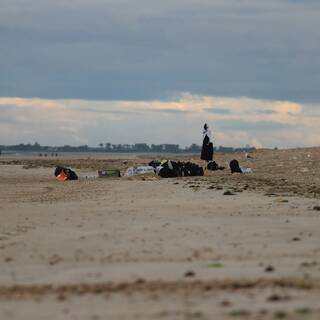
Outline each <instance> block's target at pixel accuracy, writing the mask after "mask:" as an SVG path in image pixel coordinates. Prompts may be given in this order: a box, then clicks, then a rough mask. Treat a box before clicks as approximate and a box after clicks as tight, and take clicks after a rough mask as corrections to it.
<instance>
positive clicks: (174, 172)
mask: <svg viewBox="0 0 320 320" xmlns="http://www.w3.org/2000/svg"><path fill="white" fill-rule="evenodd" d="M158 168H160V170H159V172H158V174H159V176H160V177H162V178H175V177H187V176H203V168H202V167H200V166H198V165H197V164H195V163H192V162H180V161H178V162H176V161H171V160H167V161H165V162H162V163H161V166H160V167H159V166H158Z"/></svg>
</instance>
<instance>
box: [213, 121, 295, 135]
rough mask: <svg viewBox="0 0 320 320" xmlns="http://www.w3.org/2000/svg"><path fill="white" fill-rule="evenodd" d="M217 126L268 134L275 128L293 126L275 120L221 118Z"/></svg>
mask: <svg viewBox="0 0 320 320" xmlns="http://www.w3.org/2000/svg"><path fill="white" fill-rule="evenodd" d="M215 126H216V127H217V128H219V129H226V130H230V129H231V130H243V131H247V132H252V131H254V132H261V131H264V132H265V133H266V134H268V131H273V130H286V129H289V128H291V127H293V126H292V125H290V124H286V123H279V122H273V121H257V122H250V121H244V120H240V119H238V120H219V121H218V122H216V123H215Z"/></svg>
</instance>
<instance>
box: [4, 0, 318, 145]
mask: <svg viewBox="0 0 320 320" xmlns="http://www.w3.org/2000/svg"><path fill="white" fill-rule="evenodd" d="M319 30H320V2H319V1H316V0H314V1H313V0H304V1H298V0H270V1H257V0H183V1H182V0H162V1H150V0H132V1H129V0H108V1H103V0H90V1H89V0H56V1H45V0H28V1H25V0H1V1H0V97H2V104H0V122H1V129H0V130H1V139H0V140H1V141H0V143H11V142H12V143H18V142H26V141H24V140H25V138H26V137H29V138H30V140H31V139H34V140H37V141H39V142H41V141H40V140H41V139H40V137H41V138H42V139H43V140H44V141H43V143H52V144H64V141H65V142H66V143H70V144H76V143H77V142H79V143H80V142H87V143H89V144H94V143H98V141H99V140H103V139H104V140H109V141H111V142H115V143H126V142H128V143H134V142H137V141H147V139H146V138H145V133H147V132H148V134H150V132H149V129H151V128H154V133H153V134H152V135H151V136H150V135H149V137H152V139H153V141H150V142H171V143H180V144H189V143H188V142H189V141H190V143H191V142H197V138H196V136H195V135H197V134H198V132H199V131H201V126H202V124H203V122H205V121H207V122H209V123H210V121H212V126H215V129H216V131H217V133H218V136H219V137H220V142H221V144H231V145H236V144H238V143H240V142H242V141H243V143H244V144H245V143H250V142H252V143H256V144H257V145H263V146H271V145H279V146H280V145H283V146H296V145H310V144H319V140H318V138H317V137H318V136H319V134H320V132H319V130H318V129H317V127H314V126H313V124H312V123H310V124H307V123H305V121H307V119H308V121H309V120H310V121H311V122H312V120H313V119H319V118H317V117H318V110H319V105H320V90H319V83H320V32H319ZM181 92H188V95H189V97H193V98H192V99H193V100H194V97H197V98H196V99H195V100H196V101H197V103H200V104H201V103H203V102H204V101H203V99H214V100H215V99H217V97H222V98H221V99H224V101H228V99H231V100H230V101H239V103H244V102H245V103H248V104H247V106H244V105H243V106H242V107H243V108H244V107H245V108H246V109H245V110H246V112H247V114H248V117H249V118H250V119H249V121H248V119H244V118H243V117H244V115H242V116H241V117H240V115H239V117H234V112H235V109H234V108H232V107H230V108H226V107H225V106H223V107H221V108H218V107H217V106H216V107H215V108H213V107H212V105H210V104H208V105H205V104H203V105H201V111H199V110H198V112H196V109H195V108H194V106H192V105H189V107H188V108H189V109H187V110H182V111H181V110H180V109H179V108H178V109H175V108H169V107H168V105H170V103H175V102H177V101H178V102H179V103H181V101H182V100H184V99H185V98H182V97H184V95H185V94H181ZM6 97H12V98H22V99H26V98H32V99H31V100H28V101H35V99H37V98H41V99H44V100H42V101H47V102H48V103H49V102H50V101H52V103H57V101H59V103H58V104H59V106H60V107H61V105H63V106H64V107H65V108H67V110H68V112H69V111H70V110H69V107H70V106H72V112H74V113H77V115H78V118H77V119H75V120H74V122H72V121H71V122H72V123H71V124H70V123H68V126H67V127H66V128H67V129H66V130H70V132H71V131H72V134H71V133H70V135H69V136H68V135H66V134H65V133H63V132H59V133H57V132H55V131H54V127H58V126H60V124H58V123H57V122H54V121H55V120H54V119H55V118H54V117H53V119H49V120H47V121H49V122H52V130H53V131H52V132H51V131H50V132H49V131H48V130H49V128H50V126H49V127H47V126H46V125H44V126H43V127H42V126H40V127H38V126H33V129H32V130H33V131H34V130H35V128H37V131H36V132H33V133H32V134H30V136H28V135H19V131H17V128H20V127H19V126H22V127H21V128H24V129H25V130H27V129H26V127H24V126H23V123H22V122H17V116H18V118H19V117H20V118H19V119H21V117H25V118H26V119H29V120H28V121H31V120H30V115H31V114H33V111H34V109H33V107H32V106H33V103H31V106H29V107H25V108H23V109H19V108H18V107H17V106H16V105H15V104H14V103H12V101H11V103H9V104H6V103H4V101H5V99H6ZM205 97H207V98H205ZM242 97H249V98H242ZM53 99H54V100H53ZM56 99H59V100H56ZM192 99H191V100H192ZM219 99H220V98H219ZM75 100H81V101H82V102H81V103H80V105H81V106H82V105H85V108H84V107H83V108H80V107H79V106H78V104H77V103H74V101H75ZM15 101H18V100H15ZM25 101H27V100H25ZM61 101H63V103H62V102H61ZM97 101H101V103H102V104H103V106H101V105H100V104H99V103H98V102H97ZM125 101H127V102H128V103H129V104H131V105H130V108H129V110H128V109H127V108H126V107H124V103H125ZM248 101H251V102H252V101H255V103H249V102H248ZM286 101H290V102H288V103H292V104H296V105H299V106H300V107H301V109H300V110H299V117H300V119H301V121H302V119H304V120H303V123H301V122H299V125H298V126H297V123H295V122H294V121H291V120H292V119H291V118H290V117H291V116H292V117H293V116H294V115H290V114H288V115H287V116H288V119H289V118H290V119H289V120H290V121H289V120H288V119H286V120H288V121H285V122H281V121H279V119H278V118H277V119H276V114H277V113H275V111H274V109H272V108H273V107H272V106H274V105H275V104H277V103H284V104H285V103H286ZM155 102H157V103H162V104H163V105H162V108H167V110H158V109H157V108H155V105H154V103H155ZM260 102H261V103H262V104H263V105H260ZM97 103H98V105H99V108H98V106H97ZM143 103H145V104H146V105H149V106H152V108H149V107H148V108H145V109H148V110H149V111H145V109H143V108H142V109H143V110H144V111H143V112H142V109H141V108H140V109H139V107H138V106H139V105H141V104H143ZM269 104H270V105H269ZM97 108H98V109H97ZM110 108H111V109H110ZM50 110H51V109H50ZM58 110H59V109H57V112H58ZM110 110H111V111H110ZM51 111H52V112H53V110H51ZM37 112H45V114H43V117H44V118H46V119H47V118H48V116H49V115H51V116H52V115H53V114H54V113H49V111H48V110H47V109H46V108H44V107H43V108H39V109H37ZM70 112H71V111H70ZM100 113H103V114H104V116H103V119H104V121H102V120H100V119H101V117H100V116H101V115H100ZM89 114H90V115H91V116H90V117H89V119H91V120H92V123H90V124H89V123H87V124H86V125H80V123H82V122H81V121H82V119H85V118H86V117H88V115H89ZM98 114H99V115H98ZM157 114H158V117H160V119H162V121H164V120H165V121H164V123H163V126H165V128H164V127H161V126H160V125H159V126H158V127H157V126H154V124H153V119H154V118H155V116H156V115H157ZM310 114H312V115H313V118H312V117H311V118H310ZM94 115H95V116H96V117H97V118H95V117H94ZM258 116H259V119H257V117H258ZM314 117H316V118H314ZM95 119H96V120H95ZM112 119H115V122H112V121H111V120H112ZM35 121H37V120H35ZM77 121H78V122H77ZM184 121H188V122H187V123H188V127H190V128H193V129H192V130H193V131H192V130H191V131H189V130H188V132H187V133H186V132H184V131H183V125H181V124H182V123H184ZM44 123H45V122H44ZM106 123H108V127H107V128H106V127H105V126H103V124H106ZM127 125H129V128H130V137H131V140H130V139H128V137H122V136H121V134H122V133H121V132H123V129H119V128H118V126H120V127H122V128H123V127H124V126H127ZM149 126H150V128H149ZM294 126H297V127H295V129H294ZM199 127H200V129H199ZM8 130H9V131H8ZM10 130H11V131H10ZM12 130H16V132H15V133H14V134H13V132H12ZM30 130H31V129H30ZM179 130H182V132H180V131H179ZM274 130H275V131H274ZM289 130H292V131H293V132H296V133H295V135H291V133H290V134H288V133H289ZM306 130H313V131H312V132H309V131H306ZM262 131H265V132H269V134H268V135H269V137H263V135H262ZM168 132H170V133H171V134H174V137H177V138H176V140H175V138H171V137H170V138H164V137H163V136H164V135H165V134H167V133H168ZM191 132H192V134H193V136H191ZM230 132H237V134H238V136H237V137H238V138H237V141H235V140H233V139H230V137H229V136H228V133H230ZM3 134H6V136H3ZM8 134H9V135H8ZM259 134H261V137H260V138H259ZM60 135H61V137H60ZM271 136H273V137H271ZM303 136H305V138H302V137H303ZM13 137H15V138H13ZM61 139H62V140H61ZM63 139H64V140H63ZM279 139H280V140H279ZM133 140H134V141H133ZM238 140H239V141H238ZM31 142H32V141H31ZM60 142H62V143H60ZM99 142H100V141H99ZM101 142H103V141H101ZM147 142H148V141H147Z"/></svg>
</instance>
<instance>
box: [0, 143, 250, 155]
mask: <svg viewBox="0 0 320 320" xmlns="http://www.w3.org/2000/svg"><path fill="white" fill-rule="evenodd" d="M214 149H215V151H219V152H236V151H247V152H248V151H252V150H255V148H254V147H250V146H248V145H247V146H246V147H243V148H232V147H223V146H219V147H217V148H214ZM0 150H2V151H25V152H117V153H120V152H124V153H130V152H139V153H147V152H151V153H199V152H201V146H199V145H197V144H195V143H193V144H191V145H190V146H189V147H185V148H180V146H179V145H178V144H151V145H148V144H147V143H135V144H112V143H109V142H107V143H100V144H99V147H89V146H88V145H81V146H69V145H64V146H57V147H52V146H41V145H40V144H39V143H37V142H35V143H34V144H30V143H28V144H24V143H20V144H17V145H8V146H7V145H2V146H1V145H0Z"/></svg>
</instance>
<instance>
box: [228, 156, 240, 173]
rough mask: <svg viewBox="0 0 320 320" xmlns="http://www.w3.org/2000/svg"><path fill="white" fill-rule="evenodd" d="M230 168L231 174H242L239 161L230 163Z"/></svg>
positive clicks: (234, 160)
mask: <svg viewBox="0 0 320 320" xmlns="http://www.w3.org/2000/svg"><path fill="white" fill-rule="evenodd" d="M229 166H230V170H231V173H234V172H239V173H242V171H241V168H240V166H239V162H238V160H236V159H233V160H232V161H230V164H229Z"/></svg>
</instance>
